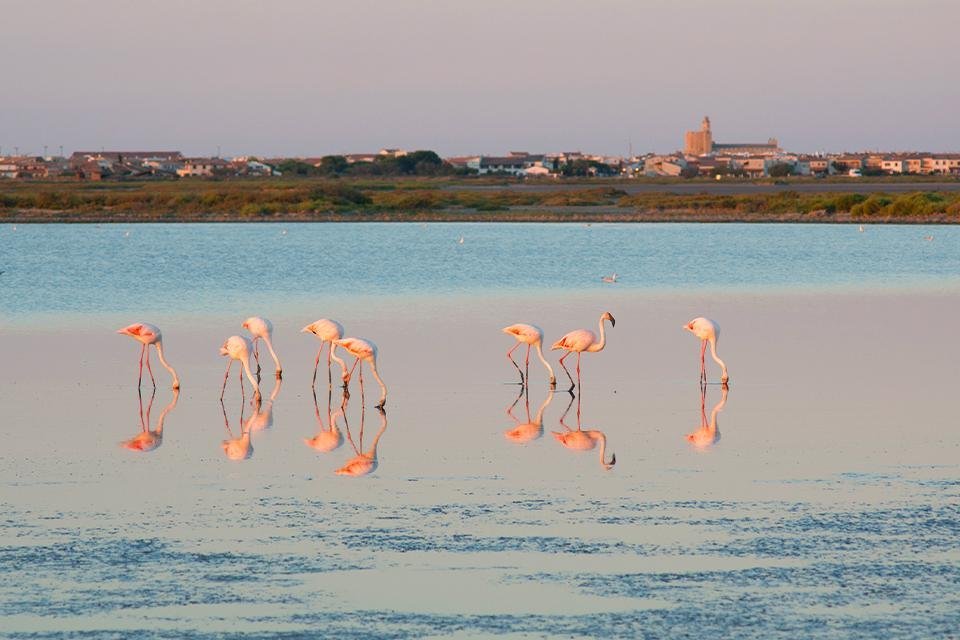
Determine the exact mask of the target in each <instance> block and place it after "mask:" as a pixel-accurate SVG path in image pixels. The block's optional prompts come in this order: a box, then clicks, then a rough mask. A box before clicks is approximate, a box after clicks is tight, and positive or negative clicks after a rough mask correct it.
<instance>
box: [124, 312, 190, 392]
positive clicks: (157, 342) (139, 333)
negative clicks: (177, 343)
mask: <svg viewBox="0 0 960 640" xmlns="http://www.w3.org/2000/svg"><path fill="white" fill-rule="evenodd" d="M117 333H122V334H123V335H127V336H130V337H131V338H133V339H134V340H136V341H137V342H139V343H140V344H141V345H143V346H141V347H140V374H139V377H138V378H137V389H139V388H140V383H141V382H142V381H143V356H144V355H146V356H147V372H148V373H149V374H150V381H151V382H153V386H154V387H156V386H157V381H156V380H155V379H154V377H153V368H152V367H151V366H150V349H149V347H150V345H151V344H152V345H153V346H154V347H156V349H157V357H158V358H160V364H162V365H163V366H164V368H166V370H167V371H169V372H170V375H172V376H173V388H174V389H179V388H180V378H179V377H178V376H177V372H176V371H174V369H173V367H171V366H170V364H169V363H168V362H167V360H166V358H164V357H163V336H162V335H161V334H160V329H159V328H158V327H157V326H156V325H153V324H150V323H148V322H136V323H134V324H131V325H128V326H126V327H124V328H123V329H117Z"/></svg>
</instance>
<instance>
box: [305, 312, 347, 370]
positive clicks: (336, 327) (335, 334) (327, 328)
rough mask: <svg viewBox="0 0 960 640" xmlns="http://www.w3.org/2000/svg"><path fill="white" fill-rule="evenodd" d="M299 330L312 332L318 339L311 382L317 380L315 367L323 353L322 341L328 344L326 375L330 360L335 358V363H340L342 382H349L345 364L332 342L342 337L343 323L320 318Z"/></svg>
mask: <svg viewBox="0 0 960 640" xmlns="http://www.w3.org/2000/svg"><path fill="white" fill-rule="evenodd" d="M300 331H301V332H303V333H312V334H313V335H315V336H316V337H317V340H319V341H320V348H319V349H317V359H316V361H314V363H313V383H314V384H316V382H317V368H318V367H319V366H320V354H321V353H323V345H324V343H327V344H329V347H328V348H327V372H328V375H329V371H330V360H331V359H332V360H336V361H337V364H339V365H340V372H341V379H342V380H343V384H344V385H347V384H349V383H350V374H349V373H347V364H346V363H345V362H344V361H343V359H342V358H340V357H338V356H337V354H336V353H335V351H336V349H337V346H336V344H334V343H335V341H337V340H340V339H341V338H343V325H342V324H340V323H339V322H337V321H336V320H330V319H328V318H320V319H319V320H317V321H316V322H312V323H310V324H308V325H307V326H305V327H304V328H303V329H301V330H300Z"/></svg>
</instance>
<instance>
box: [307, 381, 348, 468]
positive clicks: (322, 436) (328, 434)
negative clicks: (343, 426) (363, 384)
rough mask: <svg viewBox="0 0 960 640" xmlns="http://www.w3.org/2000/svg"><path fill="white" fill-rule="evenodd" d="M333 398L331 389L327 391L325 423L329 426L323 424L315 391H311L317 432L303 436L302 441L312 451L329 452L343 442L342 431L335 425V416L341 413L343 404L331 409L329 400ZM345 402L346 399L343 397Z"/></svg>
mask: <svg viewBox="0 0 960 640" xmlns="http://www.w3.org/2000/svg"><path fill="white" fill-rule="evenodd" d="M332 399H333V392H332V391H331V390H328V391H327V425H328V426H329V428H326V427H324V426H323V418H321V417H320V405H319V403H317V393H316V390H314V393H313V413H314V416H316V418H317V427H318V428H317V434H316V435H315V436H313V437H312V438H304V439H303V443H304V444H305V445H307V446H308V447H310V448H311V449H313V450H314V451H319V452H320V453H329V452H330V451H333V450H335V449H339V448H340V446H341V445H342V444H343V433H342V432H341V431H340V427H338V426H337V417H339V416H342V415H343V405H342V404H341V405H340V408H339V409H337V411H336V412H333V411H331V401H332ZM344 402H346V399H344Z"/></svg>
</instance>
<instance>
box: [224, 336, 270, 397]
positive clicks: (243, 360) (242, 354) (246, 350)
mask: <svg viewBox="0 0 960 640" xmlns="http://www.w3.org/2000/svg"><path fill="white" fill-rule="evenodd" d="M251 348H252V345H251V344H250V339H249V338H245V337H243V336H230V337H229V338H227V339H226V341H225V342H224V343H223V346H221V347H220V355H222V356H227V357H229V358H230V360H229V361H228V362H227V370H226V372H225V373H224V374H223V387H222V388H221V389H220V399H221V400H223V394H224V392H225V391H226V389H227V378H228V377H229V376H230V367H231V366H232V365H233V361H234V360H239V361H240V364H241V365H242V366H243V371H244V373H246V374H247V380H249V381H250V384H252V385H253V397H254V398H255V399H256V400H257V402H259V401H260V385H259V384H257V380H256V378H254V377H253V374H252V373H251V372H250V350H251ZM240 393H241V394H243V379H242V378H241V379H240Z"/></svg>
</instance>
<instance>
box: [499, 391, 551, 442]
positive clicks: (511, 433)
mask: <svg viewBox="0 0 960 640" xmlns="http://www.w3.org/2000/svg"><path fill="white" fill-rule="evenodd" d="M523 395H524V391H522V390H521V392H520V395H519V396H517V399H516V400H515V401H514V403H513V404H512V405H510V408H509V409H507V415H509V416H510V417H511V418H513V420H514V422H516V423H517V426H516V427H514V428H513V429H507V430H506V431H504V432H503V435H504V437H506V439H507V440H510V441H511V442H516V443H517V444H526V443H527V442H530V441H532V440H536V439H537V438H539V437H540V436H542V435H543V412H544V411H545V410H546V408H547V405H549V404H550V401H551V400H553V392H552V391H551V392H550V393H548V394H547V397H546V399H545V400H544V401H543V404H541V405H540V409H538V410H537V417H536V418H534V419H533V420H531V419H530V400H529V398H527V403H526V405H527V421H526V423H524V424H520V421H519V420H517V419H516V418H514V416H513V413H512V411H513V407H515V406H516V404H517V402H519V401H520V398H521V397H522V396H523Z"/></svg>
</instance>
